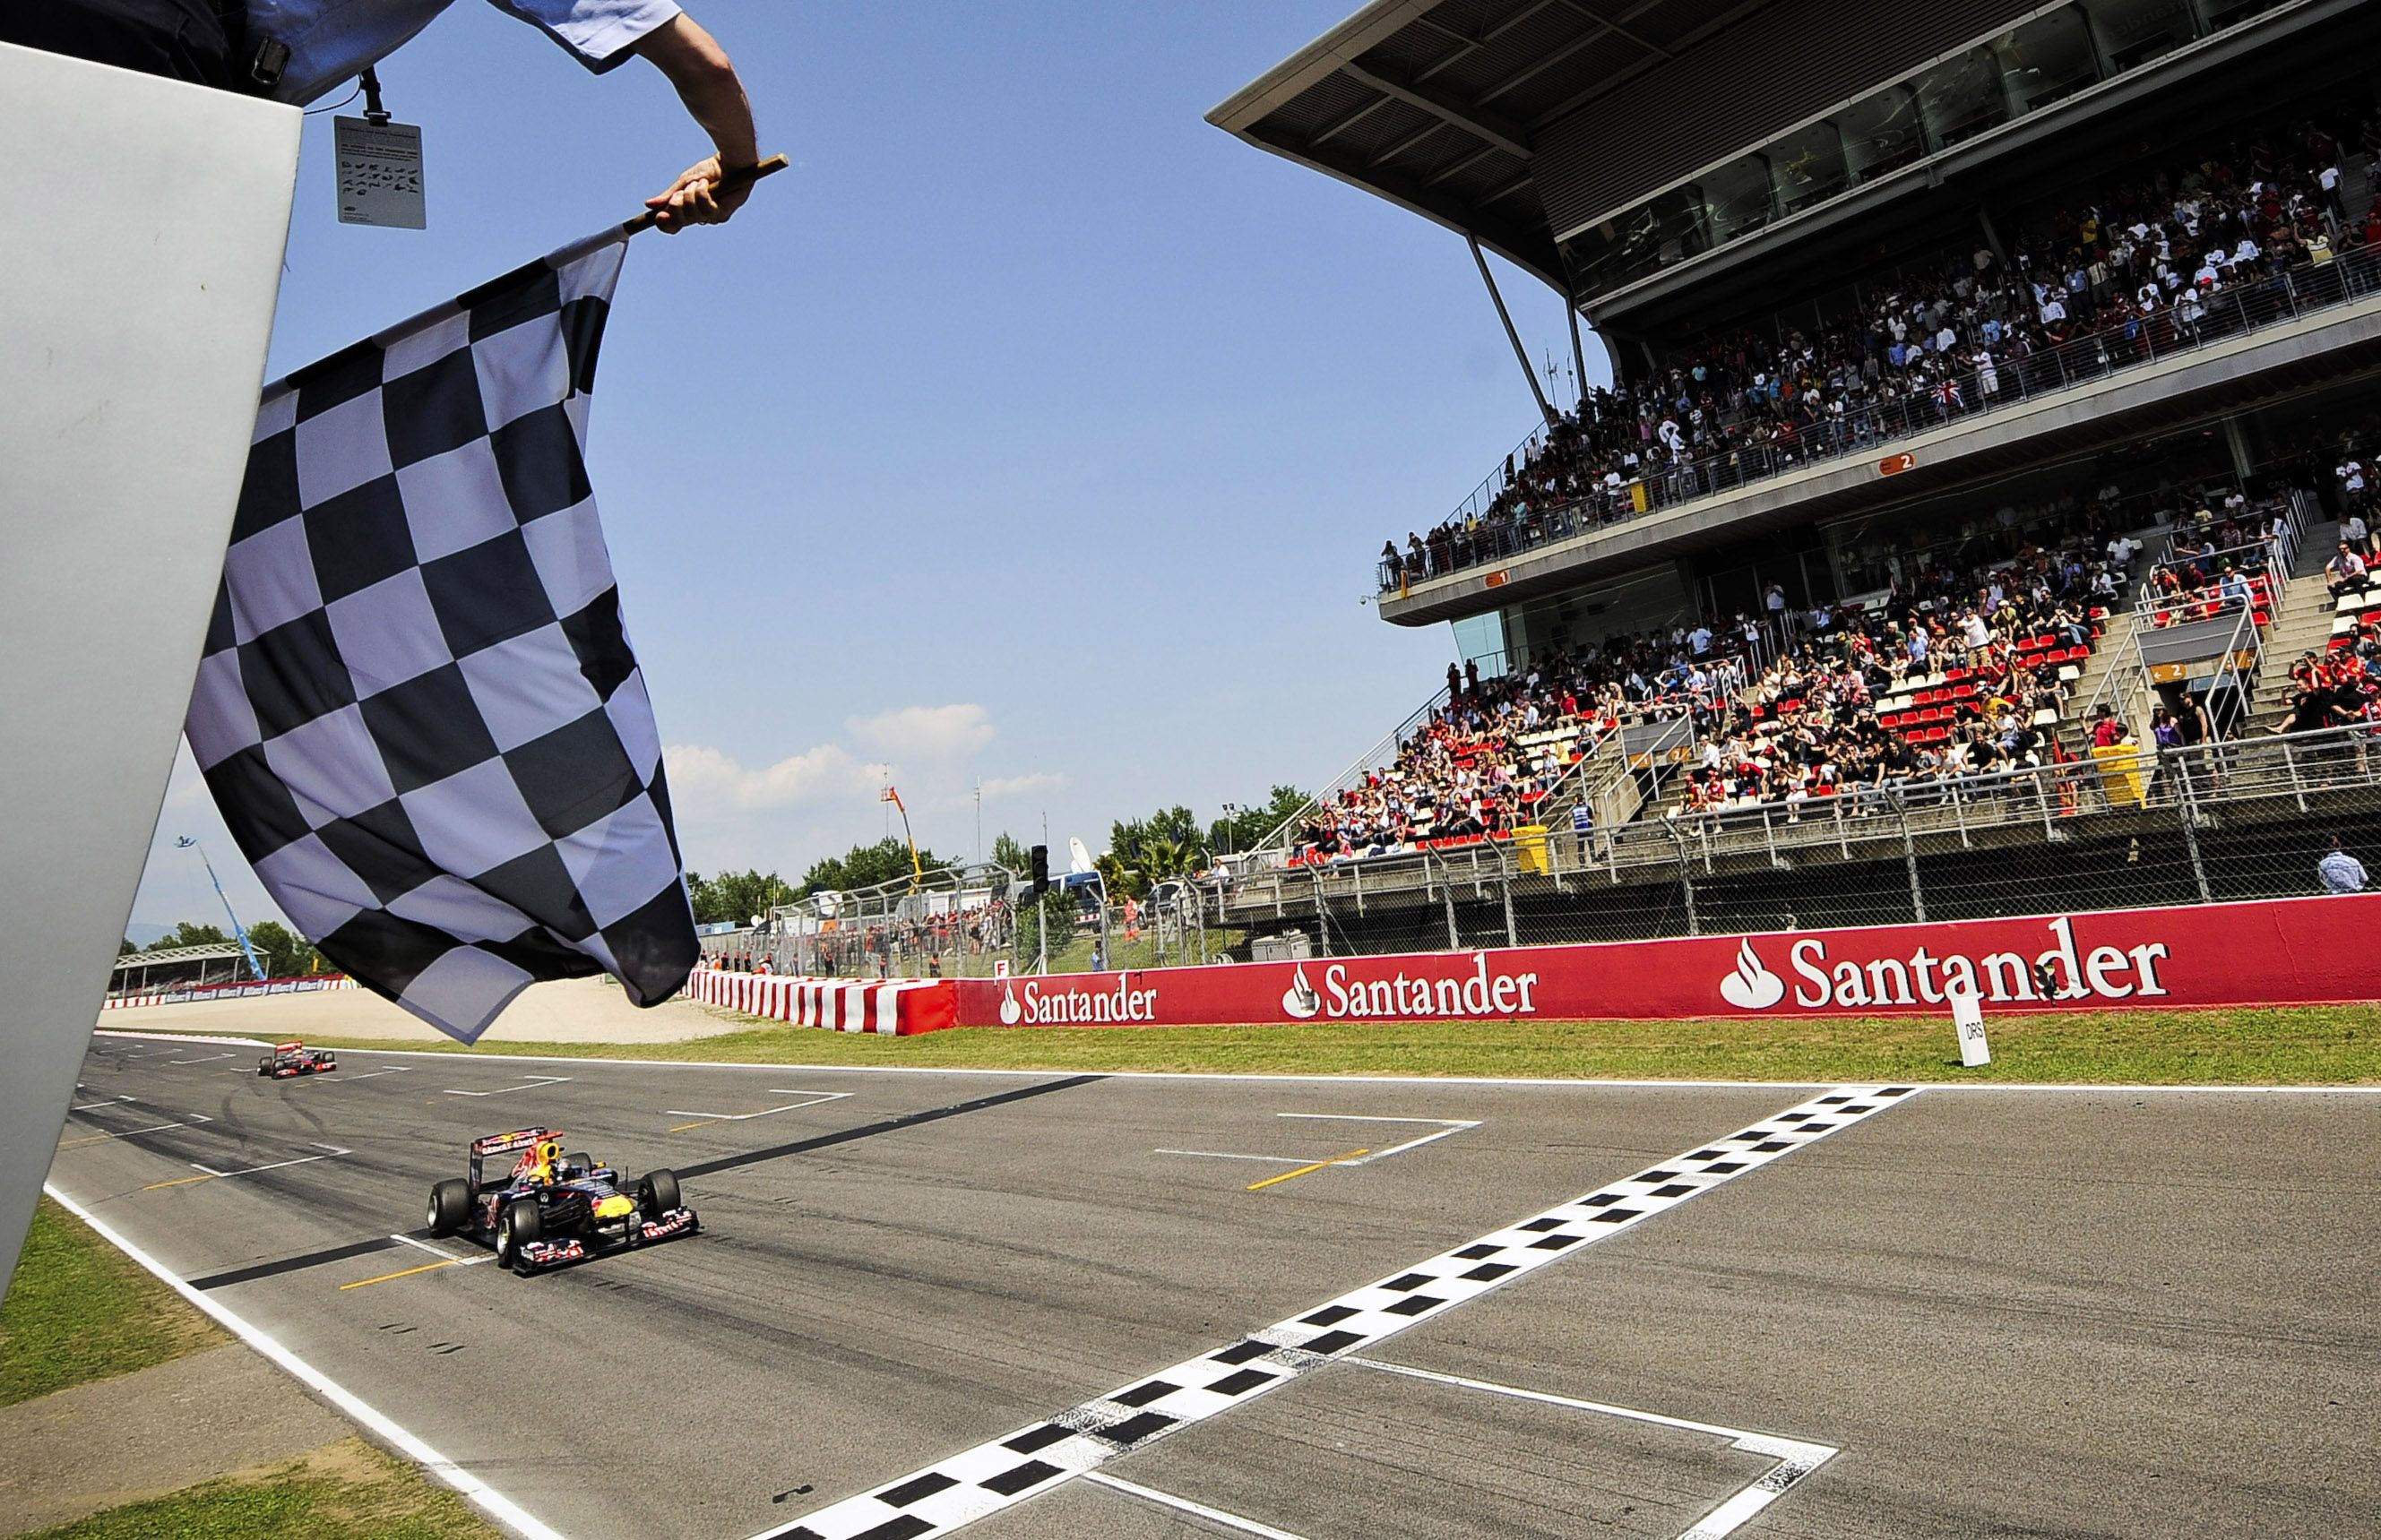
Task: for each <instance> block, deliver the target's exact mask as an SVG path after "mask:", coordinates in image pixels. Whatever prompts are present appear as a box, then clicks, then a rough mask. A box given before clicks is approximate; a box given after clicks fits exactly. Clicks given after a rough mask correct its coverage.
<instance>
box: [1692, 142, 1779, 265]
mask: <svg viewBox="0 0 2381 1540" xmlns="http://www.w3.org/2000/svg"><path fill="white" fill-rule="evenodd" d="M1703 205H1704V208H1705V210H1706V211H1707V217H1708V219H1709V221H1710V228H1711V243H1712V244H1713V245H1714V246H1718V245H1721V244H1723V243H1725V242H1728V241H1731V240H1734V239H1735V238H1736V237H1737V236H1740V235H1744V234H1746V233H1747V232H1749V231H1752V230H1758V229H1760V228H1761V227H1762V226H1763V225H1764V224H1768V223H1769V215H1770V208H1771V205H1770V191H1769V162H1768V160H1767V159H1766V158H1765V157H1763V156H1760V155H1747V156H1745V157H1744V159H1742V160H1740V161H1731V162H1729V163H1728V164H1726V165H1724V166H1721V167H1720V168H1719V169H1718V170H1716V171H1714V172H1712V173H1710V174H1709V175H1708V176H1704V177H1703Z"/></svg>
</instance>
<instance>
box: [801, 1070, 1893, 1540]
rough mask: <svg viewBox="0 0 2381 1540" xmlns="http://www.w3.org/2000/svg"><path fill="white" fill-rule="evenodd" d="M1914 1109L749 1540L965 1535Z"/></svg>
mask: <svg viewBox="0 0 2381 1540" xmlns="http://www.w3.org/2000/svg"><path fill="white" fill-rule="evenodd" d="M1915 1094H1917V1093H1916V1091H1915V1089H1914V1088H1913V1087H1911V1086H1907V1085H1892V1086H1882V1085H1842V1086H1838V1087H1836V1088H1835V1089H1834V1090H1831V1091H1826V1092H1823V1093H1822V1094H1820V1095H1818V1096H1816V1097H1812V1098H1810V1099H1809V1100H1807V1101H1804V1102H1802V1103H1801V1104H1800V1105H1799V1106H1795V1107H1789V1108H1787V1109H1786V1110H1782V1111H1780V1112H1777V1113H1776V1114H1774V1115H1772V1116H1769V1117H1766V1118H1763V1119H1761V1120H1759V1121H1757V1122H1753V1123H1752V1124H1751V1125H1749V1126H1748V1127H1746V1128H1743V1129H1741V1130H1740V1131H1739V1132H1737V1133H1734V1134H1727V1135H1724V1136H1722V1137H1720V1138H1717V1139H1714V1140H1711V1141H1709V1142H1708V1143H1705V1144H1701V1145H1697V1146H1693V1147H1692V1148H1691V1149H1690V1150H1688V1151H1687V1153H1685V1154H1683V1155H1679V1156H1677V1157H1674V1158H1671V1159H1670V1160H1668V1161H1666V1162H1664V1163H1663V1164H1662V1165H1660V1166H1656V1167H1650V1168H1648V1169H1647V1170H1642V1171H1640V1172H1638V1173H1637V1174H1636V1175H1634V1176H1630V1177H1624V1178H1622V1179H1621V1180H1619V1181H1618V1182H1606V1184H1605V1185H1603V1186H1602V1187H1599V1188H1597V1189H1596V1190H1594V1191H1593V1192H1592V1193H1588V1194H1583V1195H1581V1196H1580V1197H1576V1198H1573V1199H1571V1200H1570V1201H1569V1202H1568V1203H1562V1204H1557V1205H1556V1206H1555V1207H1552V1208H1550V1209H1547V1210H1546V1211H1545V1212H1544V1213H1542V1214H1538V1215H1535V1216H1532V1217H1531V1218H1527V1219H1520V1220H1518V1221H1516V1222H1514V1223H1512V1224H1508V1225H1506V1226H1504V1227H1502V1228H1501V1229H1497V1230H1493V1231H1489V1232H1488V1233H1487V1234H1486V1235H1484V1236H1482V1237H1481V1238H1480V1239H1478V1240H1476V1241H1474V1242H1472V1243H1470V1244H1469V1245H1465V1246H1461V1247H1459V1248H1457V1249H1454V1250H1451V1251H1447V1252H1442V1253H1440V1254H1439V1255H1436V1256H1433V1257H1428V1258H1425V1259H1424V1260H1422V1261H1421V1262H1419V1263H1417V1264H1415V1265H1414V1266H1413V1267H1410V1268H1408V1269H1407V1270H1406V1271H1404V1272H1402V1273H1398V1274H1397V1275H1395V1276H1393V1277H1390V1278H1386V1279H1382V1280H1381V1281H1379V1282H1377V1283H1373V1284H1368V1285H1366V1286H1365V1287H1363V1288H1361V1289H1355V1290H1350V1291H1349V1292H1347V1293H1345V1294H1342V1295H1340V1296H1339V1297H1338V1298H1337V1299H1336V1300H1332V1301H1330V1302H1328V1303H1326V1304H1323V1305H1321V1306H1320V1307H1318V1308H1315V1309H1313V1310H1309V1311H1306V1312H1304V1313H1302V1314H1300V1315H1297V1316H1291V1317H1289V1318H1288V1320H1284V1321H1277V1322H1276V1323H1275V1324H1274V1325H1272V1326H1269V1327H1266V1328H1262V1329H1260V1330H1257V1331H1253V1332H1251V1333H1249V1334H1248V1335H1246V1336H1244V1337H1242V1338H1240V1339H1239V1340H1237V1341H1234V1342H1230V1343H1228V1344H1227V1345H1225V1346H1224V1347H1223V1348H1221V1349H1219V1350H1217V1351H1215V1352H1208V1353H1203V1354H1201V1355H1200V1356H1199V1357H1196V1358H1192V1359H1190V1360H1187V1361H1186V1362H1184V1363H1181V1364H1175V1365H1173V1366H1172V1367H1170V1368H1166V1369H1161V1370H1159V1371H1158V1372H1157V1373H1156V1374H1154V1375H1150V1376H1142V1377H1141V1378H1139V1379H1135V1380H1132V1381H1129V1382H1128V1383H1126V1384H1125V1385H1123V1386H1120V1387H1118V1388H1117V1389H1114V1390H1111V1391H1109V1392H1107V1393H1106V1394H1105V1395H1103V1396H1098V1397H1094V1398H1093V1399H1092V1400H1090V1401H1082V1402H1079V1403H1078V1404H1076V1405H1074V1406H1071V1407H1068V1408H1067V1409H1066V1410H1065V1411H1063V1412H1059V1413H1056V1414H1055V1415H1053V1416H1050V1417H1046V1418H1044V1419H1042V1420H1040V1421H1037V1422H1033V1423H1029V1424H1027V1425H1025V1426H1023V1427H1021V1428H1018V1429H1016V1430H1015V1431H1013V1432H1011V1433H1009V1434H1007V1435H1006V1436H1004V1437H996V1438H994V1439H992V1440H990V1441H988V1442H986V1443H983V1444H979V1445H977V1446H976V1447H975V1448H973V1449H963V1450H961V1451H959V1453H958V1454H955V1455H952V1456H951V1457H949V1458H948V1459H946V1460H943V1461H937V1462H936V1463H934V1464H933V1465H929V1466H927V1467H926V1468H925V1469H923V1470H921V1471H916V1472H912V1473H910V1474H909V1475H907V1476H904V1477H902V1478H901V1479H900V1480H898V1481H894V1482H890V1483H887V1484H885V1485H880V1486H877V1487H874V1488H872V1489H870V1490H868V1491H865V1492H862V1493H860V1494H859V1495H857V1496H855V1497H850V1498H844V1499H843V1500H842V1501H840V1502H834V1503H830V1504H828V1505H827V1506H826V1507H824V1508H822V1509H819V1510H816V1511H814V1512H812V1513H809V1514H806V1515H804V1516H803V1517H801V1518H800V1519H797V1520H795V1521H793V1522H790V1523H786V1524H779V1525H776V1526H775V1527H773V1528H770V1529H767V1530H764V1531H763V1532H762V1534H760V1535H758V1536H755V1537H754V1540H862V1537H864V1536H872V1535H883V1534H900V1535H902V1536H904V1537H905V1540H926V1537H928V1536H939V1535H945V1534H950V1533H952V1532H953V1531H955V1530H959V1529H963V1528H965V1527H966V1526H967V1525H969V1524H971V1523H973V1522H975V1521H977V1520H978V1519H982V1518H984V1517H987V1516H988V1515H991V1514H994V1513H997V1512H1001V1511H1003V1510H1007V1509H1008V1508H1011V1507H1014V1506H1015V1505H1017V1504H1018V1503H1020V1502H1023V1501H1025V1500H1027V1499H1028V1498H1033V1497H1036V1496H1039V1495H1040V1494H1042V1493H1044V1492H1047V1491H1049V1490H1051V1489H1052V1488H1054V1487H1056V1486H1058V1485H1063V1484H1064V1483H1066V1482H1068V1481H1070V1480H1073V1479H1074V1478H1076V1477H1078V1476H1082V1475H1088V1474H1090V1473H1092V1472H1093V1471H1095V1470H1097V1469H1099V1468H1100V1467H1101V1466H1103V1465H1105V1464H1107V1463H1108V1462H1109V1461H1113V1460H1117V1459H1121V1458H1123V1457H1124V1456H1126V1455H1129V1454H1133V1453H1136V1452H1138V1451H1140V1450H1142V1449H1147V1448H1148V1447H1149V1446H1150V1445H1151V1444H1153V1443H1154V1442H1155V1441H1157V1440H1158V1439H1160V1438H1163V1437H1167V1436H1168V1435H1170V1434H1174V1433H1177V1432H1179V1431H1180V1430H1181V1429H1183V1428H1185V1427H1190V1426H1192V1425H1196V1424H1199V1423H1203V1422H1205V1421H1206V1420H1207V1419H1209V1418H1211V1417H1215V1416H1217V1415H1219V1414H1221V1413H1225V1412H1227V1411H1230V1410H1231V1409H1232V1408H1234V1407H1237V1406H1245V1405H1247V1404H1248V1403H1249V1402H1251V1401H1255V1400H1257V1399H1258V1398H1259V1397H1261V1396H1264V1395H1265V1394H1267V1393H1269V1392H1271V1391H1273V1390H1276V1389H1279V1388H1281V1387H1282V1386H1285V1385H1288V1384H1290V1383H1291V1382H1292V1381H1294V1380H1296V1379H1299V1378H1300V1377H1301V1376H1305V1375H1308V1374H1311V1373H1313V1372H1314V1371H1316V1370H1318V1369H1321V1368H1324V1367H1325V1366H1326V1365H1328V1364H1334V1363H1337V1362H1338V1361H1339V1360H1340V1359H1342V1358H1345V1357H1348V1356H1349V1355H1350V1354H1351V1353H1354V1352H1357V1351H1359V1350H1370V1349H1372V1348H1374V1347H1375V1346H1377V1345H1378V1344H1379V1343H1381V1342H1383V1341H1386V1340H1388V1339H1389V1338H1390V1337H1393V1336H1395V1335H1397V1334H1398V1332H1401V1331H1404V1330H1406V1329H1407V1328H1410V1327H1412V1326H1414V1325H1415V1324H1417V1323H1418V1322H1421V1321H1424V1320H1431V1319H1435V1318H1436V1317H1437V1316H1442V1315H1444V1314H1446V1313H1447V1312H1448V1311H1450V1310H1452V1309H1455V1308H1456V1307H1458V1306H1459V1305H1462V1304H1467V1303H1469V1302H1470V1301H1472V1300H1475V1299H1478V1298H1479V1297H1480V1296H1482V1295H1483V1294H1486V1293H1489V1292H1491V1291H1495V1290H1497V1289H1500V1288H1502V1287H1504V1286H1505V1285H1506V1284H1508V1283H1510V1282H1512V1281H1513V1280H1515V1279H1520V1278H1526V1277H1528V1276H1529V1275H1530V1274H1531V1273H1532V1272H1535V1271H1537V1270H1538V1269H1539V1268H1541V1267H1546V1266H1547V1265H1549V1264H1551V1263H1554V1262H1556V1261H1558V1260H1559V1259H1561V1258H1563V1257H1566V1256H1570V1255H1577V1254H1578V1253H1579V1252H1581V1251H1583V1250H1585V1249H1586V1248H1587V1247H1589V1246H1591V1245H1593V1244H1594V1243H1596V1242H1598V1241H1602V1240H1605V1239H1606V1238H1608V1237H1610V1236H1613V1235H1618V1234H1622V1233H1624V1232H1626V1231H1630V1230H1632V1229H1634V1228H1635V1227H1636V1226H1638V1225H1640V1224H1642V1223H1643V1222H1644V1221H1645V1220H1647V1219H1651V1218H1653V1217H1654V1216H1655V1215H1658V1214H1661V1213H1664V1212H1666V1211H1667V1210H1668V1209H1671V1208H1673V1207H1677V1206H1678V1205H1679V1204H1681V1203H1686V1202H1689V1201H1691V1200H1692V1199H1694V1198H1696V1197H1699V1196H1701V1195H1702V1194H1704V1193H1708V1192H1711V1191H1712V1190H1713V1189H1715V1188H1717V1187H1721V1186H1724V1185H1726V1184H1727V1183H1728V1182H1732V1181H1734V1180H1736V1178H1737V1177H1739V1176H1740V1175H1742V1174H1743V1173H1745V1172H1747V1171H1754V1170H1760V1169H1761V1168H1763V1167H1764V1166H1766V1165H1768V1164H1769V1163H1770V1162H1771V1161H1774V1160H1778V1159H1782V1158H1785V1157H1786V1156H1788V1155H1789V1154H1791V1153H1793V1152H1794V1151H1796V1150H1798V1149H1804V1148H1807V1147H1809V1146H1811V1145H1813V1144H1815V1143H1817V1142H1818V1141H1820V1140H1822V1139H1825V1138H1826V1137H1827V1136H1828V1135H1830V1134H1835V1133H1837V1132H1838V1131H1839V1130H1841V1129H1845V1128H1850V1127H1851V1126H1853V1125H1854V1124H1856V1123H1860V1122H1865V1121H1867V1120H1868V1119H1869V1118H1872V1117H1874V1116H1875V1115H1876V1114H1877V1113H1879V1112H1882V1111H1885V1110H1887V1109H1889V1108H1892V1107H1894V1106H1896V1105H1897V1104H1899V1103H1900V1102H1903V1101H1907V1100H1909V1099H1910V1098H1911V1097H1912V1096H1913V1095H1915ZM1764 1479H1766V1478H1764ZM896 1526H897V1527H896Z"/></svg>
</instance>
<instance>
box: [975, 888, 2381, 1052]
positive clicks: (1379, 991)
mask: <svg viewBox="0 0 2381 1540" xmlns="http://www.w3.org/2000/svg"><path fill="white" fill-rule="evenodd" d="M2376 926H2381V894H2356V895H2352V896H2349V897H2340V898H2302V899H2282V900H2276V901H2271V902H2266V903H2221V904H2203V905H2199V906H2196V907H2192V908H2179V909H2124V910H2115V911H2108V912H2103V913H2093V914H2082V915H2071V916H2070V915H2044V916H2030V917H2027V918H2021V919H1996V920H1965V921H1958V922H1954V923H1950V924H1944V925H1899V926H1883V927H1876V928H1862V929H1853V930H1807V931H1787V932H1771V933H1763V934H1754V935H1728V936H1707V937H1702V938H1698V939H1695V940H1667V941H1622V942H1614V943H1610V944H1606V945H1597V946H1565V947H1521V948H1517V949H1512V950H1501V949H1500V950H1496V951H1487V952H1438V953H1422V954H1412V953H1409V954H1404V955H1398V956H1387V957H1349V958H1330V959H1325V958H1314V959H1311V960H1309V961H1307V962H1304V963H1251V964H1234V965H1227V966H1214V967H1203V968H1153V969H1147V970H1144V971H1141V972H1134V973H1121V974H1117V973H1106V974H1086V975H1081V976H1055V977H1050V978H1011V979H960V980H958V981H956V982H955V984H954V986H953V988H956V989H957V991H958V996H959V1025H962V1026H990V1025H1007V1026H1061V1025H1119V1026H1123V1025H1154V1026H1189V1025H1239V1024H1243V1023H1258V1022H1283V1021H1313V1020H1359V1019H1376V1018H1393V1019H1404V1020H1424V1021H1447V1020H1477V1019H1528V1018H1536V1019H1543V1020H1548V1021H1576V1020H1592V1019H1598V1018H1633V1019H1641V1020H1659V1019H1667V1018H1683V1017H1695V1016H1719V1017H1728V1016H1813V1015H1838V1016H1841V1015H1911V1014H1927V1015H1932V1014H1938V1013H1947V1012H1948V1010H1949V1009H1950V1007H1949V1006H1948V1004H1947V1003H1946V1002H1945V993H1944V991H1945V989H1946V988H1947V987H1948V986H1953V985H1955V984H1957V983H1959V982H1961V981H1963V980H1964V981H1969V982H1972V983H1973V985H1974V986H1975V988H1976V989H1977V992H1978V993H1979V994H1980V995H1981V996H1982V997H1983V1000H1984V1007H1985V1009H1986V1010H1988V1011H1990V1010H1995V1009H1998V1010H2002V1011H2012V1010H2013V1011H2104V1010H2135V1009H2141V1008H2144V1007H2148V1008H2164V1007H2178V1006H2180V1007H2189V1006H2211V1005H2302V1004H2303V1005H2313V1004H2326V1003H2333V1002H2343V1001H2364V1000H2372V999H2374V998H2375V996H2376V995H2381V947H2376V946H2375V927H2376ZM2045 972H2046V977H2045ZM2045 983H2046V984H2047V986H2048V987H2047V988H2045Z"/></svg>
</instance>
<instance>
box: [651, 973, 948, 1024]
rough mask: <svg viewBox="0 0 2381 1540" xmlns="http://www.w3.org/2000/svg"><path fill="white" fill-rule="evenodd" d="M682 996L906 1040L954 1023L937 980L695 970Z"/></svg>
mask: <svg viewBox="0 0 2381 1540" xmlns="http://www.w3.org/2000/svg"><path fill="white" fill-rule="evenodd" d="M686 993H687V996H688V998H689V999H691V1000H702V1002H703V1003H705V1004H706V1005H723V1006H726V1007H727V1009H728V1010H730V1011H741V1012H744V1013H746V1014H748V1015H754V1016H763V1017H766V1018H768V1019H769V1020H771V1021H780V1022H790V1023H792V1024H793V1025H796V1026H816V1027H822V1028H824V1029H825V1030H827V1031H829V1032H873V1033H878V1034H881V1035H883V1036H885V1037H914V1036H916V1035H917V1034H919V1033H921V1032H939V1031H941V1030H942V1029H943V1028H945V1027H946V1026H951V1025H956V1023H957V1020H958V1007H957V1000H956V997H955V996H954V995H953V994H952V992H951V986H950V983H949V982H948V981H947V980H946V979H939V978H892V979H859V978H797V977H793V976H788V975H770V974H751V973H729V972H726V971H724V970H722V969H718V968H697V969H695V970H694V972H693V973H692V974H690V975H689V976H688V977H687V981H686Z"/></svg>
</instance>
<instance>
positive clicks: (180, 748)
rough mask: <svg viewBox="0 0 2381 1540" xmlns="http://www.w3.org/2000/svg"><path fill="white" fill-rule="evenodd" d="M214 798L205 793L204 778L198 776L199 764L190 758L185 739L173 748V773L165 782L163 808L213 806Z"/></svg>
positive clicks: (187, 742) (205, 784) (188, 747)
mask: <svg viewBox="0 0 2381 1540" xmlns="http://www.w3.org/2000/svg"><path fill="white" fill-rule="evenodd" d="M165 806H168V807H173V808H183V807H197V806H214V796H213V795H212V794H210V793H209V792H208V791H207V783H206V780H205V778H204V777H202V776H201V775H200V774H199V762H198V761H197V760H196V759H193V758H190V745H189V740H187V739H185V740H184V741H183V742H181V743H180V744H178V745H177V746H175V749H174V773H173V776H172V778H171V779H169V780H168V781H167V782H165Z"/></svg>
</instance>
